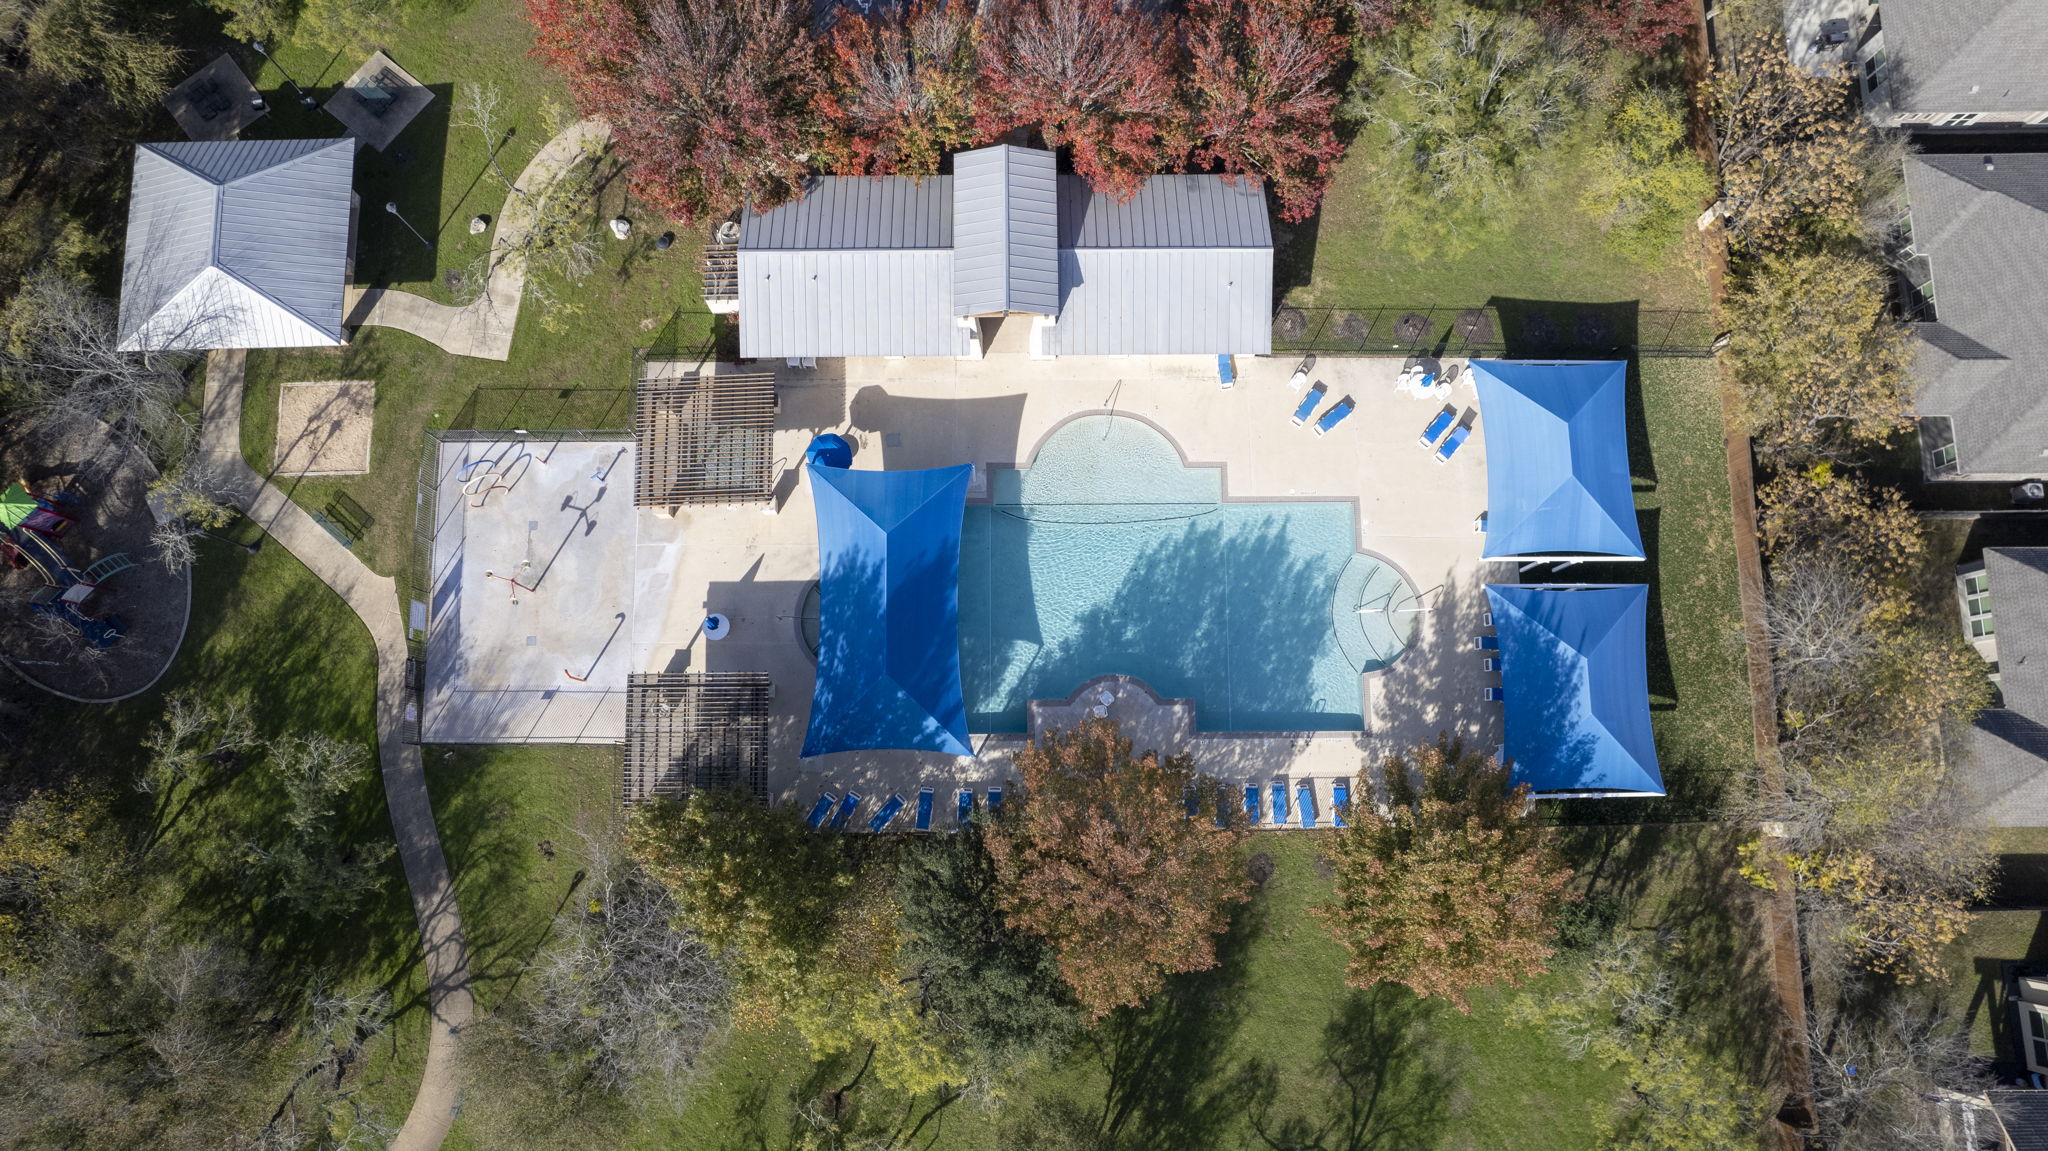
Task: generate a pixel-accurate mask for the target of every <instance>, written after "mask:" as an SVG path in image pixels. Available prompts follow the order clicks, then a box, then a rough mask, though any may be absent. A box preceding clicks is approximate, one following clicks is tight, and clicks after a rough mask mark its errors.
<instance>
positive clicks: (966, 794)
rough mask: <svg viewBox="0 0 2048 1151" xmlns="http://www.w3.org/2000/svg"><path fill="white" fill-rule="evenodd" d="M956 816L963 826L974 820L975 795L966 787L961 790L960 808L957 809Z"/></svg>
mask: <svg viewBox="0 0 2048 1151" xmlns="http://www.w3.org/2000/svg"><path fill="white" fill-rule="evenodd" d="M955 814H956V815H957V816H958V817H959V819H960V823H961V824H962V825H963V826H965V825H966V823H967V822H968V821H969V820H971V819H973V818H974V793H973V792H972V791H969V790H968V789H966V788H964V787H963V788H961V789H960V806H959V807H958V808H957V809H956V811H955Z"/></svg>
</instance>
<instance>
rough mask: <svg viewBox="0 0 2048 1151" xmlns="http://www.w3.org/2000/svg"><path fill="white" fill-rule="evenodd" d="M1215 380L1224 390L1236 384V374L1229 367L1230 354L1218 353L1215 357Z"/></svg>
mask: <svg viewBox="0 0 2048 1151" xmlns="http://www.w3.org/2000/svg"><path fill="white" fill-rule="evenodd" d="M1216 379H1217V380H1218V381H1219V382H1220V383H1221V384H1222V385H1223V387H1225V388H1228V387H1230V386H1231V385H1233V384H1235V383H1237V372H1236V370H1235V369H1234V368H1232V367H1231V365H1230V353H1228V352H1219V353H1217V355H1216Z"/></svg>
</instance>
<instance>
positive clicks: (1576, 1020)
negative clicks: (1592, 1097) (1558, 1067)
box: [1510, 935, 1764, 1151]
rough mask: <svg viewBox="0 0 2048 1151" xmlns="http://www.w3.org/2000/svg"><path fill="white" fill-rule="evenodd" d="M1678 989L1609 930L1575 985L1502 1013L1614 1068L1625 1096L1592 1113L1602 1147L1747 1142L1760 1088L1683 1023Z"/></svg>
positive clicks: (1713, 1148)
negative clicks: (1614, 1104) (1617, 1103)
mask: <svg viewBox="0 0 2048 1151" xmlns="http://www.w3.org/2000/svg"><path fill="white" fill-rule="evenodd" d="M1680 991H1681V988H1680V987H1679V985H1678V982H1677V980H1676V979H1675V978H1674V977H1673V976H1672V974H1671V972H1670V971H1669V969H1668V968H1667V967H1666V966H1665V965H1663V964H1661V963H1660V962H1658V959H1657V957H1656V956H1655V955H1654V954H1653V953H1652V952H1651V950H1650V949H1649V948H1648V947H1647V946H1645V945H1644V944H1643V943H1642V942H1640V941H1639V940H1637V939H1635V938H1633V937H1631V936H1628V935H1622V936H1617V937H1615V938H1614V939H1611V940H1609V941H1608V942H1607V943H1605V944H1603V945H1602V946H1601V947H1600V948H1599V949H1598V950H1596V951H1595V952H1594V954H1593V956H1592V957H1591V958H1590V959H1589V960H1588V961H1587V963H1586V966H1585V969H1584V972H1583V973H1582V975H1581V976H1580V979H1579V981H1578V986H1577V987H1576V988H1574V989H1572V990H1570V991H1567V992H1565V993H1563V994H1561V995H1557V996H1554V997H1551V998H1548V999H1534V998H1530V997H1524V998H1522V999H1520V1000H1518V1001H1517V1002H1516V1003H1515V1004H1514V1006H1513V1007H1512V1008H1511V1010H1510V1018H1511V1019H1513V1020H1514V1021H1515V1022H1517V1023H1520V1024H1522V1025H1525V1026H1535V1027H1541V1028H1544V1029H1546V1030H1548V1031H1550V1032H1552V1033H1553V1034H1554V1035H1556V1036H1557V1038H1558V1039H1559V1040H1560V1041H1561V1042H1562V1043H1563V1044H1564V1047H1565V1050H1566V1051H1567V1053H1569V1054H1570V1056H1571V1057H1572V1058H1574V1059H1592V1060H1593V1061H1595V1062H1597V1063H1599V1064H1600V1065H1602V1066H1605V1067H1610V1068H1614V1069H1616V1070H1618V1071H1620V1072H1621V1074H1622V1077H1623V1081H1624V1082H1625V1083H1626V1084H1627V1086H1628V1091H1629V1095H1628V1100H1627V1102H1626V1103H1624V1104H1623V1105H1622V1106H1621V1107H1619V1108H1617V1109H1612V1110H1609V1109H1606V1108H1602V1109H1601V1110H1600V1111H1598V1112H1596V1119H1597V1122H1598V1124H1599V1127H1600V1129H1601V1136H1602V1137H1601V1141H1600V1144H1599V1147H1600V1149H1601V1151H1750V1149H1752V1148H1754V1147H1755V1146H1756V1133H1757V1129H1758V1127H1759V1125H1760V1124H1761V1123H1762V1121H1763V1118H1764V1098H1763V1093H1762V1092H1760V1091H1759V1090H1757V1088H1756V1087H1754V1086H1753V1085H1751V1084H1750V1083H1749V1081H1748V1080H1747V1079H1745V1078H1744V1077H1743V1076H1742V1075H1741V1074H1740V1073H1739V1071H1738V1070H1737V1069H1736V1068H1734V1067H1731V1066H1729V1065H1728V1064H1727V1063H1726V1062H1725V1061H1723V1060H1721V1059H1718V1058H1716V1057H1715V1056H1714V1055H1713V1054H1712V1053H1711V1050H1710V1049H1709V1048H1708V1046H1707V1045H1706V1043H1705V1042H1704V1038H1705V1037H1704V1036H1702V1035H1701V1034H1700V1033H1699V1032H1698V1031H1697V1029H1696V1028H1694V1027H1693V1026H1692V1025H1690V1024H1689V1023H1688V1022H1687V1014H1686V1012H1685V1011H1684V1010H1683V1006H1682V1002H1681V996H1680Z"/></svg>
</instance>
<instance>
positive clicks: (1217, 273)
mask: <svg viewBox="0 0 2048 1151" xmlns="http://www.w3.org/2000/svg"><path fill="white" fill-rule="evenodd" d="M737 260H738V272H737V290H738V313H739V331H740V355H742V356H744V357H747V358H750V359H751V358H782V359H789V360H797V361H802V360H806V359H812V358H817V357H840V356H953V357H967V358H976V357H979V356H980V355H981V354H982V352H983V350H984V328H983V323H982V321H984V320H990V319H1000V318H1002V317H1006V316H1014V317H1028V322H1029V324H1030V339H1029V348H1030V352H1031V354H1032V355H1033V356H1034V357H1041V358H1043V357H1051V356H1061V355H1118V356H1122V355H1196V354H1208V353H1243V354H1263V353H1265V352H1267V351H1270V350H1271V347H1272V328H1271V314H1272V295H1273V236H1272V227H1271V223H1270V221H1269V220H1268V218H1267V215H1266V202H1265V197H1264V195H1263V194H1262V193H1261V192H1260V191H1259V189H1257V188H1255V187H1252V186H1251V185H1249V184H1246V183H1242V182H1240V183H1236V184H1233V183H1231V182H1229V181H1226V180H1224V179H1223V178H1222V177H1220V176H1203V175H1195V176H1187V175H1176V176H1154V177H1152V179H1151V180H1149V181H1148V182H1147V183H1146V185H1145V187H1144V188H1143V190H1141V191H1140V192H1139V193H1138V194H1137V195H1136V196H1134V197H1132V198H1131V199H1130V200H1128V201H1125V202H1122V203H1119V202H1117V201H1116V199H1115V198H1113V197H1110V196H1105V195H1101V194H1099V193H1096V192H1094V191H1092V190H1090V189H1089V187H1088V185H1087V183H1086V182H1085V181H1083V180H1081V179H1080V178H1079V177H1076V176H1062V175H1060V174H1059V173H1058V171H1057V169H1056V167H1055V163H1054V157H1053V154H1052V153H1051V152H1047V151H1043V150H1040V149H1035V148H1018V147H1013V146H1009V145H998V146H996V147H992V148H980V149H975V150H973V151H970V152H963V153H960V154H959V155H957V156H955V157H954V159H953V174H952V175H950V176H930V177H926V178H925V179H923V180H913V179H910V178H908V177H884V178H882V179H870V178H866V177H831V176H826V177H819V178H816V179H814V180H812V181H811V182H810V183H809V184H808V185H807V186H806V193H805V196H804V198H803V199H801V200H798V201H796V202H794V203H790V204H785V205H782V206H781V207H778V208H773V209H770V210H769V211H766V212H761V213H749V214H748V215H747V216H746V217H745V218H744V219H743V220H742V221H741V223H740V234H739V244H738V253H737Z"/></svg>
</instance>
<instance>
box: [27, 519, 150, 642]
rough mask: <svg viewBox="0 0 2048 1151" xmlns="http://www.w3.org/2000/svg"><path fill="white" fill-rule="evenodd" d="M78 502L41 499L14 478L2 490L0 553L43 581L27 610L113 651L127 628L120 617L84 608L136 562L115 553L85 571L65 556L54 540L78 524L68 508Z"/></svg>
mask: <svg viewBox="0 0 2048 1151" xmlns="http://www.w3.org/2000/svg"><path fill="white" fill-rule="evenodd" d="M77 502H78V499H77V497H76V496H65V495H51V496H45V495H38V494H36V493H35V492H33V491H31V490H29V487H28V485H27V484H26V483H25V482H23V481H20V480H16V481H15V482H14V483H13V484H11V485H9V486H8V487H7V489H6V490H5V491H0V532H4V543H5V547H4V549H0V550H4V558H5V559H6V561H7V562H8V563H9V564H11V565H14V566H27V567H32V568H34V569H35V571H36V574H37V575H39V576H41V577H42V580H43V586H42V587H41V588H38V589H37V590H36V592H35V594H34V595H32V596H31V597H29V602H28V609H29V611H31V612H33V613H35V614H37V615H42V616H48V617H50V618H52V619H57V620H62V621H63V622H64V623H67V624H69V625H70V626H71V627H72V628H73V629H74V630H76V631H77V632H78V634H79V635H80V636H82V637H83V638H84V639H85V642H86V643H88V644H90V645H91V646H93V647H94V648H99V649H105V648H110V647H112V646H114V645H115V644H117V643H119V642H121V637H122V636H124V635H126V634H127V631H128V625H127V624H126V623H125V622H123V621H122V620H121V618H120V617H119V616H114V617H107V618H102V617H101V616H98V615H95V614H93V613H91V612H89V611H87V610H86V605H87V603H88V602H90V601H91V600H92V598H93V597H94V596H95V595H97V594H98V593H99V591H100V589H101V588H102V587H104V586H105V585H106V583H107V581H109V580H111V579H113V578H114V577H115V576H117V575H120V574H121V573H122V572H125V571H127V570H128V569H130V568H133V567H135V566H136V563H135V561H134V560H132V559H130V558H128V553H127V552H116V553H114V554H113V555H110V556H106V557H104V558H102V559H99V560H96V561H94V562H93V563H92V564H90V565H88V566H87V567H86V568H85V569H84V570H82V571H81V570H80V569H79V568H77V567H76V566H74V565H73V564H72V562H71V561H70V560H69V559H68V558H66V557H65V555H64V553H63V551H62V550H60V549H59V548H58V547H57V543H56V541H57V537H59V536H62V535H64V534H65V533H66V532H68V531H70V530H71V527H72V525H74V524H76V523H77V522H78V517H77V516H76V515H75V514H73V513H72V512H71V511H69V510H68V508H67V505H75V504H76V503H77ZM16 561H20V562H19V563H16Z"/></svg>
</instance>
